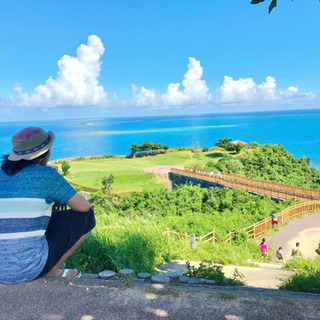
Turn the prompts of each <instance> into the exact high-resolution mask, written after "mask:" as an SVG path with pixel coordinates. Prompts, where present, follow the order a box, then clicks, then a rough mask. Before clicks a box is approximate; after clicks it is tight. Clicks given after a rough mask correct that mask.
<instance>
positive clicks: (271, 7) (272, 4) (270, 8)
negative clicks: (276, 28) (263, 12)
mask: <svg viewBox="0 0 320 320" xmlns="http://www.w3.org/2000/svg"><path fill="white" fill-rule="evenodd" d="M260 2H264V0H252V1H251V4H258V3H260ZM276 6H277V0H272V1H271V3H270V5H269V13H270V12H271V11H272V9H273V8H275V7H276Z"/></svg>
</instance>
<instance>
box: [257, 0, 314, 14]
mask: <svg viewBox="0 0 320 320" xmlns="http://www.w3.org/2000/svg"><path fill="white" fill-rule="evenodd" d="M264 1H265V0H252V1H251V4H258V3H260V2H264ZM292 1H293V0H292ZM319 1H320V0H319ZM276 6H277V0H271V3H270V5H269V13H270V12H271V11H272V10H273V9H274V8H275V7H276Z"/></svg>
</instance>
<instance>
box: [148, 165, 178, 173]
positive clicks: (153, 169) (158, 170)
mask: <svg viewBox="0 0 320 320" xmlns="http://www.w3.org/2000/svg"><path fill="white" fill-rule="evenodd" d="M171 168H175V169H181V170H182V169H184V167H181V166H154V167H148V168H144V169H143V171H144V172H152V173H159V174H160V173H168V172H169V171H170V169H171Z"/></svg>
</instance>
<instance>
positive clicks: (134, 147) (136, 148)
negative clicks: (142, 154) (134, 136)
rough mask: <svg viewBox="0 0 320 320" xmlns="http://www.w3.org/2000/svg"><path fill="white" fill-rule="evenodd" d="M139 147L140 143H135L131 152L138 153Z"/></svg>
mask: <svg viewBox="0 0 320 320" xmlns="http://www.w3.org/2000/svg"><path fill="white" fill-rule="evenodd" d="M138 149H139V147H138V145H137V144H136V143H133V144H132V145H131V154H136V153H137V151H138Z"/></svg>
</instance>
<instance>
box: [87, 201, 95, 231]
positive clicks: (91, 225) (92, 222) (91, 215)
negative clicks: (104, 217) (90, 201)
mask: <svg viewBox="0 0 320 320" xmlns="http://www.w3.org/2000/svg"><path fill="white" fill-rule="evenodd" d="M87 224H88V229H89V231H91V230H92V229H93V228H94V227H95V226H96V218H95V216H94V211H93V208H91V207H90V209H89V211H88V221H87ZM89 231H88V232H89Z"/></svg>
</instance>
